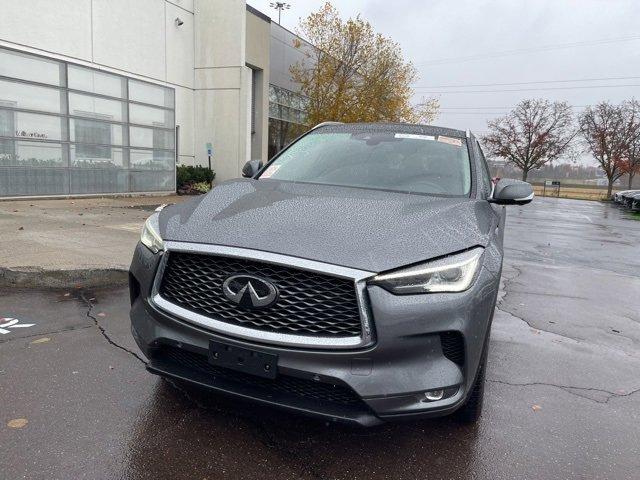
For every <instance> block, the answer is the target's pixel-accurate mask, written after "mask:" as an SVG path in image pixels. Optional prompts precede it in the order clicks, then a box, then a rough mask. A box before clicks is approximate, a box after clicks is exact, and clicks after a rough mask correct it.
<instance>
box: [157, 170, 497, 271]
mask: <svg viewBox="0 0 640 480" xmlns="http://www.w3.org/2000/svg"><path fill="white" fill-rule="evenodd" d="M492 215H493V212H492V210H491V207H490V206H489V204H488V203H487V202H485V201H477V200H474V199H469V198H443V197H433V196H425V195H412V194H405V193H395V192H385V191H377V190H368V189H360V188H349V187H336V186H327V185H314V184H302V183H293V182H283V181H278V180H253V179H242V180H232V181H229V182H225V183H221V184H219V185H218V186H216V187H215V188H214V189H213V190H212V191H211V192H209V193H208V194H207V195H205V196H202V197H196V198H194V199H192V200H189V201H187V202H184V203H181V204H177V205H173V206H171V207H167V208H165V209H164V210H162V212H161V213H160V219H159V220H160V234H161V236H162V238H164V239H165V240H174V241H181V242H196V243H207V244H216V245H225V246H232V247H241V248H250V249H255V250H263V251H268V252H273V253H280V254H284V255H291V256H295V257H300V258H306V259H310V260H317V261H320V262H326V263H331V264H334V265H341V266H345V267H350V268H356V269H360V270H367V271H371V272H382V271H385V270H390V269H393V268H397V267H401V266H404V265H408V264H412V263H416V262H420V261H424V260H428V259H430V258H434V257H438V256H442V255H447V254H449V253H453V252H456V251H459V250H464V249H467V248H470V247H473V246H476V245H482V246H486V244H487V242H488V239H489V232H490V226H491V223H492V222H491V216H492Z"/></svg>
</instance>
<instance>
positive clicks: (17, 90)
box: [0, 80, 62, 113]
mask: <svg viewBox="0 0 640 480" xmlns="http://www.w3.org/2000/svg"><path fill="white" fill-rule="evenodd" d="M61 105H62V95H61V91H60V90H59V89H57V88H49V87H39V86H36V85H26V84H24V83H16V82H10V81H8V80H0V107H12V108H24V109H27V110H42V111H45V112H53V113H60V109H61Z"/></svg>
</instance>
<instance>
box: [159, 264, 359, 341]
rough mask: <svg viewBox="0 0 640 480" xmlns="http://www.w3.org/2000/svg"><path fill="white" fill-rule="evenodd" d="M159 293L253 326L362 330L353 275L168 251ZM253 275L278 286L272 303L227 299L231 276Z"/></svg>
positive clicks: (331, 333)
mask: <svg viewBox="0 0 640 480" xmlns="http://www.w3.org/2000/svg"><path fill="white" fill-rule="evenodd" d="M168 255H169V258H168V261H167V265H166V267H165V270H164V276H163V278H162V282H161V285H160V295H161V296H162V297H163V298H164V299H165V300H167V301H169V302H171V303H173V304H175V305H178V306H180V307H182V308H185V309H187V310H190V311H192V312H195V313H198V314H201V315H205V316H208V317H212V318H214V319H216V320H220V321H223V322H226V323H230V324H234V325H240V326H243V327H247V328H253V329H256V330H263V331H269V332H280V333H289V334H297V335H308V336H323V337H354V336H360V335H361V329H362V327H361V321H360V311H359V308H358V301H357V297H356V289H355V285H354V282H353V280H346V279H342V278H336V277H331V276H328V275H324V274H321V273H315V272H308V271H305V270H298V269H295V268H292V267H286V266H281V265H272V264H269V263H262V262H259V261H255V260H247V259H239V258H230V257H222V256H215V255H204V254H195V253H183V252H170V253H169V254H168ZM237 274H245V275H256V276H258V277H261V278H264V279H266V280H269V281H270V282H271V283H273V284H274V285H275V286H276V287H277V288H278V290H279V297H278V300H277V302H276V303H275V304H274V305H272V306H270V307H268V308H265V309H261V310H250V309H247V308H245V307H242V306H240V305H237V304H236V303H233V302H232V301H231V300H229V299H227V298H226V297H225V296H224V294H223V292H222V284H223V282H224V281H225V279H226V278H227V277H229V276H230V275H237Z"/></svg>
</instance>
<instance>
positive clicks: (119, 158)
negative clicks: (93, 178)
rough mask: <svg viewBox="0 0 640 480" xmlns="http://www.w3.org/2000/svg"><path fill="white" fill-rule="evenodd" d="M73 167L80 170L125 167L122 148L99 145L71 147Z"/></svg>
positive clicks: (76, 145)
mask: <svg viewBox="0 0 640 480" xmlns="http://www.w3.org/2000/svg"><path fill="white" fill-rule="evenodd" d="M70 154H71V166H72V167H80V168H116V167H123V166H124V160H123V154H122V148H116V147H108V146H99V145H80V144H75V145H71V148H70Z"/></svg>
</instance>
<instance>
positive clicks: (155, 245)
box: [140, 212, 164, 253]
mask: <svg viewBox="0 0 640 480" xmlns="http://www.w3.org/2000/svg"><path fill="white" fill-rule="evenodd" d="M159 217H160V214H159V213H158V212H156V213H154V214H153V215H151V216H150V217H149V218H147V221H146V222H144V227H142V235H141V236H140V241H141V242H142V244H143V245H144V246H146V247H147V248H148V249H149V250H151V251H152V252H153V253H158V252H159V251H161V250H164V242H163V241H162V238H161V237H160V234H159V233H158V232H159V231H160V223H159V221H158V218H159Z"/></svg>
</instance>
